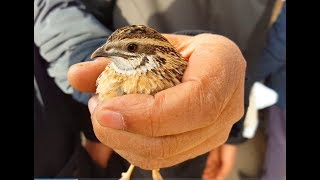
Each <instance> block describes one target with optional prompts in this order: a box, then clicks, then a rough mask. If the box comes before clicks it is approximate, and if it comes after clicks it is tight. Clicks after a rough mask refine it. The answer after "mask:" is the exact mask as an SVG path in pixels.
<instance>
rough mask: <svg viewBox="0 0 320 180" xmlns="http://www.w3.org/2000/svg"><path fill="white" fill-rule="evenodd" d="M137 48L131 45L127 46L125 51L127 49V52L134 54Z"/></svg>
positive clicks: (135, 45)
mask: <svg viewBox="0 0 320 180" xmlns="http://www.w3.org/2000/svg"><path fill="white" fill-rule="evenodd" d="M137 48H138V45H137V44H133V43H132V44H129V45H128V46H127V49H128V51H129V52H135V51H136V50H137Z"/></svg>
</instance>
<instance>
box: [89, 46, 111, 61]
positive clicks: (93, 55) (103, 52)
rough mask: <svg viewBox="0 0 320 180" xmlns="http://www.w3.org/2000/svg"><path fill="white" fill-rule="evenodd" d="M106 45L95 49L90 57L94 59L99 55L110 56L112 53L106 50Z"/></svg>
mask: <svg viewBox="0 0 320 180" xmlns="http://www.w3.org/2000/svg"><path fill="white" fill-rule="evenodd" d="M104 46H105V45H103V46H102V47H99V48H98V49H97V50H95V51H94V52H93V53H92V54H91V56H90V58H91V59H93V58H97V57H109V56H110V54H109V53H108V52H107V51H105V48H104Z"/></svg>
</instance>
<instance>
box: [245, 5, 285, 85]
mask: <svg viewBox="0 0 320 180" xmlns="http://www.w3.org/2000/svg"><path fill="white" fill-rule="evenodd" d="M285 64H286V3H285V2H284V4H283V6H282V10H281V12H280V14H279V17H278V18H277V20H276V22H275V23H274V24H273V25H272V27H271V29H270V31H269V32H268V36H267V42H266V46H265V48H264V49H263V50H262V53H261V54H260V55H259V56H258V57H257V58H255V59H254V60H253V61H252V62H251V63H250V64H248V66H247V74H248V77H250V81H253V82H255V81H262V80H265V78H267V77H268V76H269V75H270V74H272V73H274V72H277V71H278V70H279V69H280V68H282V67H283V66H284V65H285ZM253 82H252V83H253Z"/></svg>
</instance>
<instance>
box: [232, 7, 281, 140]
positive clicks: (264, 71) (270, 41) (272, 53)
mask: <svg viewBox="0 0 320 180" xmlns="http://www.w3.org/2000/svg"><path fill="white" fill-rule="evenodd" d="M285 64H286V4H285V2H284V4H283V8H282V11H281V13H280V15H279V17H278V18H277V21H276V22H275V23H274V24H273V26H272V27H271V29H270V31H269V32H268V35H267V43H266V46H265V48H264V49H263V50H262V53H261V54H260V55H259V56H258V57H257V58H255V59H254V60H253V61H250V63H247V72H246V81H245V91H244V93H245V97H244V101H245V114H244V115H243V117H242V118H241V119H240V120H239V121H238V122H237V123H236V124H234V126H233V128H232V130H231V133H230V136H229V139H228V140H227V143H229V144H237V143H240V142H244V141H245V140H246V138H244V137H242V131H243V123H244V119H245V117H246V113H247V109H248V106H249V94H250V90H251V87H252V85H253V83H254V82H256V81H261V80H264V79H265V78H266V77H267V76H269V75H270V74H272V73H273V72H276V71H278V70H279V69H280V68H282V67H283V66H284V65H285Z"/></svg>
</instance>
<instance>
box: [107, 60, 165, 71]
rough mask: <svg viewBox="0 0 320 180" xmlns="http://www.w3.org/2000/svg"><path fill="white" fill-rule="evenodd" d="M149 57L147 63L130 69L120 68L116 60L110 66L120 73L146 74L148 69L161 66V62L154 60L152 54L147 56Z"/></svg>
mask: <svg viewBox="0 0 320 180" xmlns="http://www.w3.org/2000/svg"><path fill="white" fill-rule="evenodd" d="M147 59H148V60H149V61H148V62H147V63H145V64H144V65H142V66H140V67H139V68H136V69H130V70H123V69H119V68H118V67H117V66H116V65H115V63H114V62H111V63H110V67H111V68H113V69H114V70H115V71H116V72H117V73H119V74H125V75H135V74H145V73H146V72H147V71H151V70H152V69H154V68H156V67H158V66H159V64H158V63H157V62H155V61H154V60H153V58H152V56H147Z"/></svg>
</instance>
